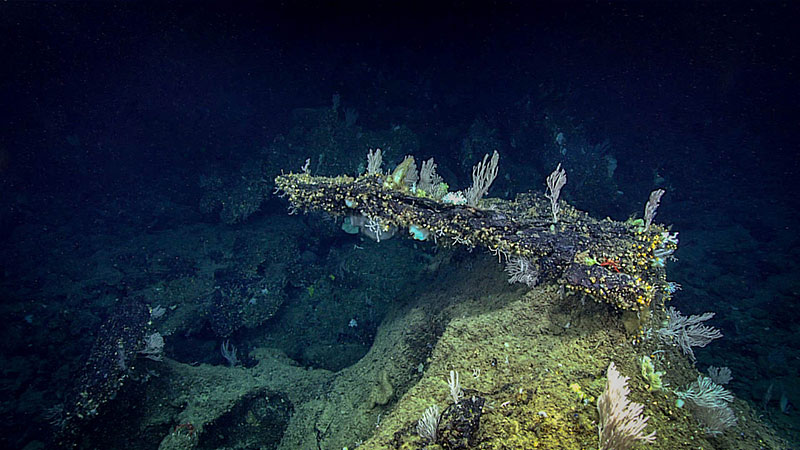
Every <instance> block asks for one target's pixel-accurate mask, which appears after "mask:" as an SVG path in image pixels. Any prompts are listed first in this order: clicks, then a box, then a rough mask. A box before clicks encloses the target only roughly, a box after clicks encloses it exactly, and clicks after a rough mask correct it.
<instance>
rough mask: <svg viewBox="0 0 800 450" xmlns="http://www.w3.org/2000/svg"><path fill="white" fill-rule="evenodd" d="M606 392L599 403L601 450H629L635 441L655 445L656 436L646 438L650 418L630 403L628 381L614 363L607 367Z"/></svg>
mask: <svg viewBox="0 0 800 450" xmlns="http://www.w3.org/2000/svg"><path fill="white" fill-rule="evenodd" d="M607 376H608V380H607V381H606V389H605V390H604V391H603V393H602V394H601V395H600V398H598V399H597V412H598V413H600V425H599V433H600V450H627V449H629V448H631V447H632V446H633V444H634V443H635V442H636V441H642V442H653V441H655V440H656V432H655V431H654V432H652V433H650V434H648V435H645V434H644V427H645V426H647V420H648V419H649V417H643V416H642V411H644V406H643V405H642V404H641V403H636V402H631V401H630V400H628V394H629V393H630V389H628V379H629V378H628V377H623V376H622V375H620V373H619V372H618V371H617V368H616V366H614V363H613V362H612V363H611V364H609V366H608V371H607Z"/></svg>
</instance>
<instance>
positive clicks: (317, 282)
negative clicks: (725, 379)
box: [0, 1, 800, 448]
mask: <svg viewBox="0 0 800 450" xmlns="http://www.w3.org/2000/svg"><path fill="white" fill-rule="evenodd" d="M289 3H291V2H289ZM525 3H526V2H519V3H505V2H492V3H487V4H484V5H481V6H478V5H472V4H471V3H468V2H453V3H449V4H447V5H408V4H405V3H393V2H368V3H350V4H347V5H336V6H334V5H333V4H328V3H324V2H311V1H309V2H302V3H300V4H294V5H293V6H286V5H284V6H274V7H256V6H252V5H238V6H234V7H230V6H222V5H221V4H215V3H199V4H198V3H169V4H166V5H164V4H161V3H150V2H147V3H136V2H133V3H122V4H103V3H88V4H84V3H76V2H64V3H59V2H56V3H49V2H47V3H45V2H42V3H38V2H37V3H16V4H3V5H0V30H2V39H1V40H0V57H1V58H2V64H0V72H1V73H0V99H2V103H0V104H2V109H1V110H0V116H2V121H0V185H1V186H2V195H1V196H0V239H2V240H1V241H0V245H1V246H2V249H1V250H0V261H2V262H1V264H2V273H0V289H2V317H3V318H4V326H3V328H2V339H0V343H2V344H1V345H2V352H0V353H1V354H2V356H1V358H2V359H1V360H2V368H3V370H2V376H0V392H2V398H3V402H2V405H3V406H2V408H3V416H4V417H6V419H5V420H3V421H2V423H0V429H2V432H1V433H0V436H1V437H0V442H2V446H3V447H7V448H22V447H24V446H25V445H26V444H31V445H33V447H31V448H37V447H36V445H38V444H37V443H41V442H50V443H52V442H54V441H59V440H61V441H62V442H65V441H68V442H74V441H75V440H77V441H81V440H80V439H78V438H76V437H75V436H76V435H82V434H92V433H95V434H96V435H97V437H96V440H94V441H93V440H92V439H91V438H86V439H84V441H81V442H82V443H81V445H82V446H83V447H91V446H93V445H94V446H99V447H102V446H103V445H104V444H103V443H105V442H108V440H107V438H106V437H104V436H103V435H104V434H107V433H108V431H109V430H108V427H109V426H108V425H107V424H96V423H95V424H90V425H86V424H85V421H84V420H83V419H74V418H70V419H65V416H70V415H71V414H72V415H74V414H77V411H79V410H80V411H83V412H84V413H86V412H87V411H89V412H90V413H91V414H92V415H94V414H101V413H102V411H99V410H95V408H94V407H81V408H83V409H81V408H77V409H76V407H75V405H74V399H75V398H76V395H79V394H80V393H81V392H84V391H87V390H88V391H89V392H90V393H92V394H91V395H95V396H97V397H98V398H102V399H103V401H102V405H103V406H99V408H100V409H102V408H103V407H106V408H111V409H112V410H113V411H115V414H116V417H117V418H119V417H123V418H124V417H126V415H127V414H130V415H131V417H133V416H134V415H137V414H140V413H138V412H137V413H133V412H131V410H132V409H137V407H138V406H141V405H136V404H135V402H134V401H133V400H131V398H136V392H135V391H134V392H133V393H125V388H124V387H121V386H118V385H114V386H111V387H109V386H107V385H105V384H104V383H105V381H100V380H98V379H95V377H97V378H103V377H106V379H107V377H108V376H122V373H127V372H125V371H127V370H129V367H128V365H129V364H132V361H127V362H126V361H124V359H125V357H124V353H123V358H122V359H123V360H122V361H120V360H119V354H118V353H119V352H117V353H114V352H115V350H114V348H117V349H118V346H124V345H127V344H124V343H120V341H119V339H120V338H118V337H114V338H111V337H109V338H108V339H109V340H107V341H104V340H103V339H104V336H118V334H117V333H118V332H119V330H123V329H126V326H127V325H126V324H128V323H129V322H127V321H130V323H140V322H141V321H142V320H144V321H145V322H147V321H148V320H149V319H148V317H150V315H151V314H153V312H152V310H153V309H154V308H156V307H162V308H165V309H166V310H167V312H166V315H165V316H164V317H166V318H167V319H166V320H167V321H168V322H161V323H160V324H159V326H158V329H159V330H160V332H161V333H162V334H164V335H165V337H166V342H167V344H166V347H165V352H166V356H167V357H169V358H172V359H174V360H175V361H179V362H181V363H185V364H200V363H207V364H216V365H225V364H227V362H226V360H224V359H223V358H222V356H221V355H220V351H219V347H220V343H221V342H222V341H224V340H230V342H233V343H234V344H235V345H236V346H237V347H239V348H240V349H249V348H254V347H256V346H258V345H267V346H268V347H277V348H281V349H282V350H283V351H284V352H285V353H286V354H287V355H288V356H289V357H290V358H291V359H293V360H295V361H296V362H297V363H298V364H299V365H301V366H307V367H323V368H326V369H330V370H334V371H335V370H339V369H342V368H344V367H347V366H349V365H351V364H353V363H354V362H356V361H357V360H358V359H359V358H360V357H361V356H363V355H364V354H365V353H366V351H367V350H368V349H369V346H370V344H371V342H372V339H373V338H374V335H375V333H376V331H377V329H378V326H379V324H380V320H381V318H382V317H383V316H384V314H385V313H386V311H387V310H388V309H389V308H390V306H389V304H390V301H389V300H388V299H389V298H390V296H391V295H390V293H385V295H386V297H373V296H370V295H363V294H359V292H361V291H363V289H362V287H361V286H359V285H358V283H356V281H352V284H351V285H350V286H346V289H345V288H342V289H345V290H344V291H341V290H339V291H337V290H336V289H334V287H333V286H332V284H334V283H335V282H336V281H335V280H339V282H341V280H343V279H345V280H346V279H348V274H349V273H350V272H349V268H348V267H347V263H346V261H345V260H342V259H337V252H339V251H343V250H341V248H344V247H352V246H353V245H357V242H358V241H356V240H354V241H345V243H344V244H343V243H342V242H341V236H338V237H337V234H336V229H335V228H336V226H335V225H332V224H331V223H330V222H326V221H325V220H323V219H322V218H321V217H317V218H311V219H309V218H305V219H297V218H294V217H288V216H287V215H286V207H287V204H286V203H285V201H283V200H281V199H280V198H277V197H275V196H273V195H272V189H273V187H274V186H273V184H272V183H273V182H272V180H273V179H274V177H275V175H277V174H279V173H280V172H281V171H282V170H285V171H289V170H294V171H298V170H299V169H300V167H302V166H303V164H304V162H305V161H306V159H307V158H310V167H311V170H312V173H313V174H316V175H336V174H339V173H351V174H352V173H356V172H357V170H358V166H359V163H363V162H364V161H365V159H364V158H365V155H366V152H367V150H368V149H369V148H375V147H382V148H384V150H386V157H385V158H386V159H385V163H387V164H386V165H388V166H393V165H395V164H397V163H399V162H400V160H402V157H403V156H404V155H405V154H414V155H417V156H418V157H419V158H424V159H427V158H430V157H434V158H435V160H436V161H437V163H438V165H439V172H440V174H442V176H443V177H444V178H445V179H446V180H447V181H448V183H449V184H450V185H451V188H458V189H461V188H464V187H466V186H468V184H469V182H470V179H469V174H470V168H471V167H472V166H473V165H474V164H475V163H476V162H477V161H479V160H480V158H481V157H482V155H484V154H486V153H490V152H491V151H493V150H497V151H498V152H499V153H500V155H501V160H500V161H501V162H500V176H498V178H497V180H496V182H495V183H494V185H493V186H492V189H491V190H490V192H489V196H492V197H501V198H505V199H513V197H514V195H516V193H519V192H523V191H527V190H538V191H542V190H543V189H544V179H545V177H546V176H547V175H548V174H549V173H550V171H551V170H552V169H553V168H554V167H555V166H556V164H558V163H562V164H563V165H564V167H565V168H566V170H567V171H568V173H569V177H570V178H569V183H568V185H567V187H566V188H565V190H564V194H563V196H564V198H565V199H566V200H567V201H568V202H570V203H571V204H572V205H574V206H576V207H577V208H579V209H582V210H585V211H588V212H589V213H590V214H592V215H593V216H595V217H605V216H610V217H611V218H613V219H616V220H625V219H627V218H628V217H630V216H634V215H641V210H642V207H643V204H644V202H645V201H646V199H647V196H648V195H649V193H650V192H651V191H652V190H653V189H656V188H664V189H666V191H667V192H666V194H665V196H664V198H663V200H662V205H661V207H660V209H659V210H658V215H657V221H658V222H660V223H666V224H673V225H674V229H675V230H678V231H680V240H681V244H680V247H679V250H678V251H677V252H676V254H675V256H676V257H677V258H676V260H675V261H671V262H670V263H669V269H668V270H669V279H670V280H674V281H676V282H678V283H680V284H681V285H682V288H683V289H682V291H680V292H679V293H678V294H676V295H675V298H674V300H673V302H672V305H673V306H675V307H677V308H678V309H680V310H681V311H683V312H684V313H686V314H698V313H703V312H706V311H713V312H716V316H715V318H714V320H713V323H714V325H715V326H716V327H718V328H720V329H721V330H722V332H723V333H724V335H725V337H724V338H723V339H720V340H717V341H715V342H714V343H713V344H712V345H710V346H709V347H708V348H706V349H700V350H698V351H697V355H698V362H697V365H698V368H700V369H703V370H704V369H705V368H706V367H707V366H709V365H715V366H728V367H730V368H731V369H732V371H733V374H734V379H733V381H732V382H731V384H730V386H729V387H730V389H731V390H732V391H733V392H734V393H735V394H736V396H737V397H739V398H741V399H744V400H746V401H748V402H750V403H751V404H752V405H753V406H754V407H755V408H759V409H762V410H763V413H764V416H765V418H766V419H767V420H768V421H769V422H771V423H772V424H773V425H774V426H775V427H776V429H778V430H779V431H780V432H781V433H782V434H783V435H784V436H785V437H788V438H797V437H798V436H799V435H800V409H799V408H800V390H798V387H797V386H800V383H798V381H800V379H799V378H798V377H799V376H800V375H799V374H798V370H800V358H799V356H800V339H798V336H800V334H798V328H797V326H798V325H797V323H798V318H799V317H800V310H799V309H800V306H798V305H800V303H798V295H800V294H799V293H800V264H799V263H798V261H799V260H798V254H800V234H798V233H799V232H800V230H799V229H798V228H799V226H798V224H800V221H798V206H799V205H798V199H799V198H800V196H798V187H800V183H798V181H797V180H798V176H800V158H798V156H797V155H798V150H800V108H799V107H798V105H800V83H798V67H800V65H798V51H797V47H798V45H797V44H798V42H800V40H798V38H799V37H800V36H799V34H800V32H798V31H797V30H798V27H797V24H798V23H799V21H800V14H798V13H799V12H800V11H798V6H797V5H796V4H795V3H793V2H766V3H758V4H755V3H753V4H749V3H741V4H737V3H730V2H725V3H722V2H712V3H677V4H675V3H672V2H670V3H669V4H668V3H649V2H630V3H625V2H610V3H609V2H588V3H582V2H567V3H553V4H542V5H537V6H531V5H525V6H523V4H525ZM362 169H363V168H362ZM264 230H269V232H267V233H265V231H264ZM390 245H399V244H390ZM403 252H408V254H405V253H403ZM394 253H395V254H396V255H397V256H396V257H397V258H398V259H400V258H407V259H405V261H413V259H414V258H415V256H414V253H413V251H411V250H410V249H409V248H408V247H403V246H400V247H398V248H397V249H395V251H394ZM416 257H418V256H416ZM375 270H376V271H377V273H376V274H375V276H376V277H379V276H384V277H390V276H398V277H402V275H403V274H404V273H405V272H402V271H401V273H399V274H398V273H396V271H395V269H392V270H390V269H389V268H387V267H380V266H376V269H375ZM403 270H405V269H403ZM407 270H408V274H409V276H411V275H412V272H414V269H413V267H407ZM325 280H328V281H325ZM343 292H344V293H343ZM301 297H302V298H303V299H304V302H307V303H304V305H303V308H308V309H309V310H312V309H313V310H314V311H323V312H322V313H320V314H321V316H322V317H333V316H341V317H345V316H346V318H347V319H349V318H351V317H352V318H353V319H356V320H357V323H358V326H350V327H343V326H338V327H334V326H332V325H331V326H329V325H328V324H327V322H325V321H323V323H320V324H317V325H316V327H315V331H314V333H310V334H309V333H307V332H303V331H301V328H303V326H301V324H303V323H305V319H303V316H302V311H301V310H300V309H298V308H292V307H289V306H287V305H292V304H296V303H293V301H296V300H297V299H298V298H301ZM339 297H341V298H339ZM229 298H238V299H241V300H242V301H243V302H251V303H250V304H252V305H256V306H257V308H254V309H253V310H247V311H249V312H242V311H243V310H242V308H240V307H231V306H230V304H229V302H227V301H226V299H229ZM332 298H336V299H337V300H336V302H335V304H333V305H332V304H327V301H329V300H330V299H332ZM170 308H172V309H170ZM156 309H157V308H156ZM176 311H183V312H182V313H180V314H178V313H177V312H176ZM159 314H160V313H159V312H158V311H157V312H156V316H157V317H156V319H160V317H161V316H159ZM160 320H163V319H160ZM345 322H347V320H345ZM115 330H116V331H115ZM151 331H152V330H151ZM295 332H296V337H294V338H287V336H292V334H293V333H295ZM142 333H144V331H142ZM122 334H124V333H122ZM143 336H144V335H135V333H134V335H131V336H128V337H127V338H128V339H130V340H131V341H130V343H129V344H130V346H134V347H135V346H136V345H137V342H138V343H141V339H143ZM112 341H113V342H112ZM170 341H172V342H170ZM265 343H266V344H265ZM323 343H324V344H325V345H338V346H339V347H337V348H338V350H337V351H336V355H335V357H333V356H332V355H330V354H326V353H324V352H323V351H322V350H319V352H316V353H315V351H309V348H311V347H313V345H312V344H319V346H320V347H323V345H322V344H323ZM103 346H105V347H103ZM115 346H117V347H115ZM98 348H105V350H106V352H105V353H103V351H100V350H97V349H98ZM93 349H95V351H94V352H93ZM129 356H130V357H131V358H133V356H131V355H129ZM139 357H140V359H141V355H140V356H139ZM92 358H94V359H92ZM115 358H116V360H114V359H115ZM239 359H240V361H238V363H237V364H238V365H241V366H244V367H248V366H249V365H253V364H255V362H254V361H252V360H249V359H248V356H247V355H246V351H244V350H242V351H240V352H239ZM112 360H113V361H112ZM87 361H89V363H88V364H90V365H91V364H96V367H102V369H98V370H97V371H94V372H92V371H91V370H89V371H88V372H87V370H86V367H87ZM140 365H141V363H140ZM101 371H104V372H103V373H102V374H100V373H99V372H101ZM109 373H110V374H111V375H109ZM125 377H127V375H125ZM134 378H136V383H141V384H143V383H145V382H146V381H143V379H144V375H141V374H139V375H137V377H134ZM86 386H90V388H87V387H86ZM118 395H119V396H124V397H125V398H126V400H125V402H124V403H121V402H119V401H115V399H116V398H117V396H118ZM107 405H111V406H107ZM84 406H85V405H84ZM140 409H141V408H140ZM275 414H276V415H278V416H281V414H282V413H281V414H279V413H277V412H276V413H275ZM136 417H137V419H136V420H141V416H136ZM276 420H277V419H276ZM65 422H68V424H67V425H65ZM176 424H177V423H176ZM65 426H66V427H72V428H73V429H71V430H69V431H68V432H63V429H64V427H65ZM82 427H86V428H82ZM87 430H88V431H87ZM162 431H163V430H162ZM180 431H181V432H185V433H186V434H189V433H190V431H189V430H180ZM281 431H282V430H281V429H280V428H279V427H278V429H276V430H273V431H271V433H272V435H270V436H265V437H264V439H265V440H267V439H272V442H276V439H279V436H280V433H281ZM163 434H164V433H163V432H162V433H160V434H159V433H154V436H153V437H151V438H146V437H143V438H142V439H140V441H137V442H136V443H135V444H131V445H135V446H137V447H140V448H155V447H157V445H158V442H159V440H160V439H161V437H162V436H163ZM65 436H66V437H65ZM276 436H278V437H277V438H276ZM47 445H51V444H47ZM209 445H210V444H209ZM220 445H222V444H220ZM130 448H134V447H130Z"/></svg>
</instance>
